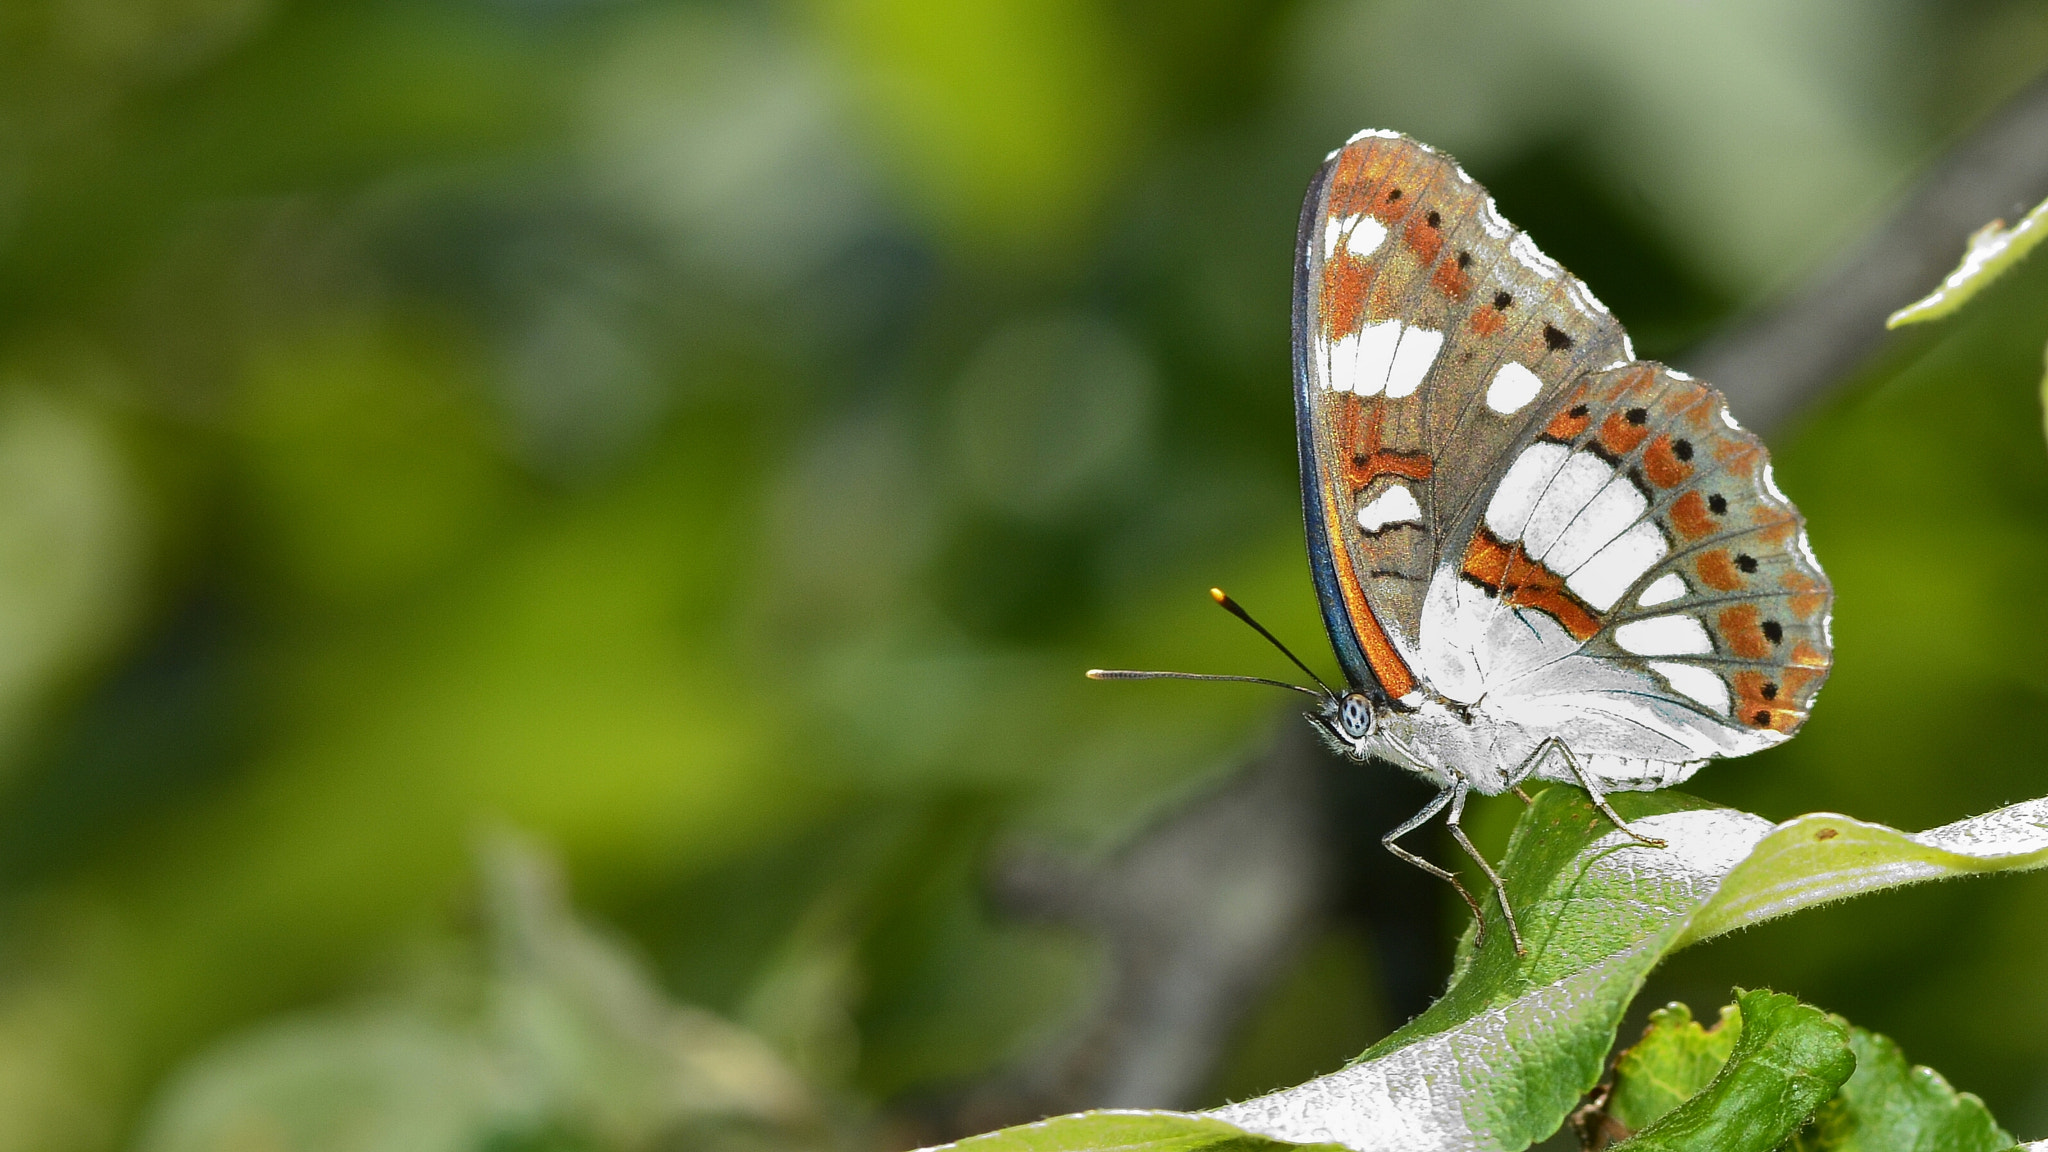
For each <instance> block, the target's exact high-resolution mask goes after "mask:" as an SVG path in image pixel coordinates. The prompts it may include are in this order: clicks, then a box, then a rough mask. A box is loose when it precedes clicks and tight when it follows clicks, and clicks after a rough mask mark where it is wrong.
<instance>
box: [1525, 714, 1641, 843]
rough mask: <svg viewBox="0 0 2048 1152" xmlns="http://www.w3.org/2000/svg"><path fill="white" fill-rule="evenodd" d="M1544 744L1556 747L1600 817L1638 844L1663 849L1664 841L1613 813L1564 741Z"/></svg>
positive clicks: (1553, 739) (1554, 738) (1597, 786)
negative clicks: (1612, 823) (1639, 830)
mask: <svg viewBox="0 0 2048 1152" xmlns="http://www.w3.org/2000/svg"><path fill="white" fill-rule="evenodd" d="M1544 744H1545V745H1555V746H1556V748H1557V754H1558V755H1560V756H1562V757H1564V762H1565V763H1566V764H1568V765H1570V766H1571V770H1572V775H1574V776H1576V777H1578V778H1579V786H1580V787H1581V788H1584V789H1585V790H1586V795H1588V796H1591V797H1592V798H1593V807H1595V808H1598V809H1599V810H1600V814H1601V815H1603V816H1605V817H1607V818H1608V819H1609V820H1611V821H1613V822H1614V826H1615V827H1616V828H1619V829H1621V830H1622V831H1623V832H1625V833H1627V834H1628V836H1629V838H1630V839H1633V840H1634V841H1635V842H1636V843H1638V844H1642V845H1646V846H1648V847H1651V848H1662V847H1664V841H1662V840H1659V839H1657V838H1656V837H1655V836H1645V835H1643V834H1642V833H1641V832H1638V831H1636V830H1635V829H1633V828H1631V827H1629V826H1628V821H1626V820H1623V819H1622V818H1621V816H1620V814H1619V813H1617V812H1615V810H1614V809H1613V807H1611V806H1610V805H1609V804H1608V803H1607V797H1606V796H1605V795H1603V794H1602V793H1601V791H1600V786H1599V785H1598V784H1596V783H1594V782H1593V778H1592V777H1591V776H1588V775H1587V774H1586V770H1585V769H1584V768H1582V767H1580V766H1579V758H1578V757H1577V756H1574V755H1572V750H1571V749H1570V748H1567V747H1565V744H1564V741H1562V740H1559V739H1558V738H1556V737H1555V736H1553V737H1551V738H1550V739H1549V740H1546V741H1544ZM1536 752H1537V754H1538V755H1539V756H1540V755H1541V754H1542V753H1543V749H1542V748H1538V749H1537V750H1536Z"/></svg>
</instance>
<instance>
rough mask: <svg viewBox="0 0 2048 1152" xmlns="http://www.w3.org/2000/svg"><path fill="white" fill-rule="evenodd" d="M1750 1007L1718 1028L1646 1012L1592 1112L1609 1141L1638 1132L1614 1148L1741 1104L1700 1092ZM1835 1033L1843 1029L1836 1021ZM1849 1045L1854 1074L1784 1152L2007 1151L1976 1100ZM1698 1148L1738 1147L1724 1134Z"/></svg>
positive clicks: (1728, 1060)
mask: <svg viewBox="0 0 2048 1152" xmlns="http://www.w3.org/2000/svg"><path fill="white" fill-rule="evenodd" d="M1755 995H1759V994H1756V993H1752V994H1751V996H1752V997H1753V996H1755ZM1754 1007H1755V1006H1754V1005H1752V1004H1751V1003H1750V998H1749V997H1745V998H1744V1000H1743V1002H1742V1005H1741V1007H1739V1008H1738V1007H1736V1006H1735V1005H1730V1006H1728V1007H1726V1008H1723V1009H1721V1023H1720V1025H1719V1026H1718V1027H1716V1028H1712V1029H1705V1028H1701V1027H1700V1026H1699V1025H1698V1024H1697V1023H1695V1022H1694V1021H1693V1018H1692V1014H1691V1013H1690V1012H1689V1011H1687V1010H1686V1007H1685V1005H1683V1004H1673V1005H1671V1006H1670V1007H1668V1008H1664V1009H1662V1010H1660V1011H1658V1012H1655V1013H1652V1014H1651V1017H1650V1026H1649V1027H1648V1028H1646V1029H1644V1032H1643V1038H1642V1039H1641V1040H1639V1041H1637V1042H1636V1044H1635V1046H1634V1047H1631V1048H1630V1049H1628V1050H1627V1051H1625V1052H1623V1053H1622V1054H1621V1056H1620V1058H1619V1059H1617V1060H1616V1061H1615V1064H1614V1078H1613V1083H1612V1086H1611V1088H1610V1089H1609V1091H1608V1093H1607V1097H1606V1100H1605V1103H1604V1105H1603V1106H1602V1107H1601V1108H1600V1109H1599V1110H1598V1111H1597V1112H1594V1113H1592V1115H1591V1120H1592V1123H1593V1124H1594V1125H1597V1129H1598V1131H1600V1132H1603V1133H1606V1134H1609V1135H1613V1136H1617V1137H1627V1136H1628V1135H1629V1134H1630V1133H1631V1132H1640V1133H1641V1134H1640V1135H1638V1136H1637V1137H1636V1138H1635V1139H1633V1140H1629V1141H1627V1142H1626V1143H1623V1144H1621V1145H1618V1148H1619V1149H1639V1148H1649V1147H1653V1146H1654V1147H1675V1146H1676V1145H1671V1144H1668V1143H1666V1144H1653V1143H1651V1142H1649V1140H1648V1138H1649V1137H1650V1136H1652V1135H1653V1134H1655V1133H1668V1132H1670V1131H1671V1130H1672V1125H1671V1124H1667V1123H1663V1122H1662V1121H1663V1120H1664V1118H1665V1117H1666V1116H1667V1115H1675V1114H1676V1110H1677V1109H1679V1108H1681V1107H1683V1108H1686V1109H1688V1110H1690V1111H1693V1112H1699V1111H1701V1110H1702V1109H1708V1108H1711V1109H1715V1110H1718V1109H1725V1108H1729V1107H1731V1106H1732V1107H1736V1108H1740V1107H1742V1106H1743V1105H1742V1103H1741V1101H1740V1100H1731V1099H1727V1098H1723V1099H1722V1100H1720V1101H1719V1102H1718V1103H1715V1102H1714V1101H1713V1098H1712V1097H1711V1095H1710V1094H1709V1093H1708V1092H1707V1091H1705V1090H1706V1089H1707V1088H1708V1087H1709V1085H1710V1084H1713V1083H1716V1082H1717V1081H1716V1078H1717V1077H1722V1078H1723V1079H1725V1078H1726V1077H1725V1075H1724V1071H1723V1065H1728V1066H1730V1067H1732V1066H1733V1065H1734V1064H1735V1063H1736V1062H1737V1060H1738V1059H1739V1058H1740V1054H1741V1053H1742V1051H1743V1050H1744V1046H1743V1045H1741V1044H1739V1043H1738V1042H1737V1040H1736V1037H1738V1036H1741V1035H1742V1034H1743V1033H1744V1031H1745V1029H1744V1022H1745V1021H1746V1020H1749V1019H1751V1018H1753V1017H1754V1018H1756V1019H1761V1017H1760V1016H1757V1015H1756V1013H1755V1012H1754V1010H1753V1009H1754ZM1805 1011H1809V1012H1810V1011H1813V1010H1812V1009H1806V1010H1805ZM1836 1027H1837V1028H1840V1027H1845V1025H1843V1024H1842V1023H1841V1022H1840V1021H1839V1019H1838V1018H1837V1019H1836ZM1848 1045H1849V1050H1850V1051H1851V1052H1853V1053H1854V1054H1855V1057H1856V1071H1855V1074H1854V1075H1852V1076H1850V1077H1849V1079H1848V1080H1847V1081H1846V1082H1844V1083H1842V1085H1841V1087H1840V1088H1839V1090H1837V1091H1836V1092H1835V1094H1834V1095H1833V1096H1832V1097H1830V1098H1829V1099H1828V1100H1827V1102H1826V1103H1823V1104H1821V1105H1820V1106H1819V1108H1818V1109H1817V1110H1814V1111H1813V1122H1812V1123H1811V1124H1810V1125H1808V1126H1807V1127H1806V1128H1805V1129H1804V1130H1802V1131H1800V1132H1799V1133H1797V1134H1796V1135H1795V1136H1794V1138H1793V1140H1792V1142H1791V1143H1789V1144H1786V1145H1784V1146H1785V1147H1786V1148H1787V1149H1788V1150H1789V1152H1900V1150H1904V1152H1914V1150H1922V1149H1924V1150H1926V1152H2004V1150H2005V1149H2009V1148H2011V1147H2012V1146H2013V1143H2012V1136H2011V1135H2010V1134H2009V1133H2007V1132H2006V1131H2005V1130H2004V1129H2002V1128H2000V1127H1999V1126H1998V1124H1997V1122H1996V1121H1994V1120H1993V1119H1992V1118H1991V1113H1990V1111H1989V1110H1988V1109H1986V1108H1985V1107H1984V1102H1983V1101H1981V1100H1979V1099H1977V1097H1975V1096H1972V1095H1970V1094H1969V1093H1967V1092H1957V1091H1956V1090H1955V1089H1953V1088H1951V1087H1949V1084H1948V1082H1947V1081H1946V1080H1943V1079H1942V1078H1941V1076H1940V1075H1939V1074H1938V1073H1936V1072H1935V1071H1934V1070H1932V1069H1930V1068H1917V1067H1913V1066H1911V1065H1909V1064H1907V1062H1906V1057H1905V1055H1904V1054H1903V1053H1902V1052H1900V1051H1899V1046H1898V1045H1897V1044H1894V1043H1893V1042H1892V1041H1890V1040H1889V1039H1886V1038H1885V1037H1883V1036H1880V1035H1878V1034H1876V1033H1874V1032H1867V1031H1865V1030H1863V1029H1861V1028H1849V1029H1848ZM1731 1053H1732V1054H1733V1055H1731ZM1797 1119H1798V1118H1797V1117H1795V1118H1794V1120H1793V1121H1792V1122H1793V1123H1796V1122H1797ZM1653 1126H1654V1127H1653ZM1699 1146H1701V1147H1710V1148H1722V1147H1737V1146H1740V1144H1739V1142H1738V1141H1736V1140H1734V1139H1732V1138H1730V1137H1728V1136H1726V1135H1722V1136H1719V1137H1716V1138H1715V1140H1711V1141H1704V1142H1701V1143H1700V1145H1699ZM1755 1146H1756V1147H1776V1146H1777V1144H1775V1143H1773V1144H1758V1145H1755Z"/></svg>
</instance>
